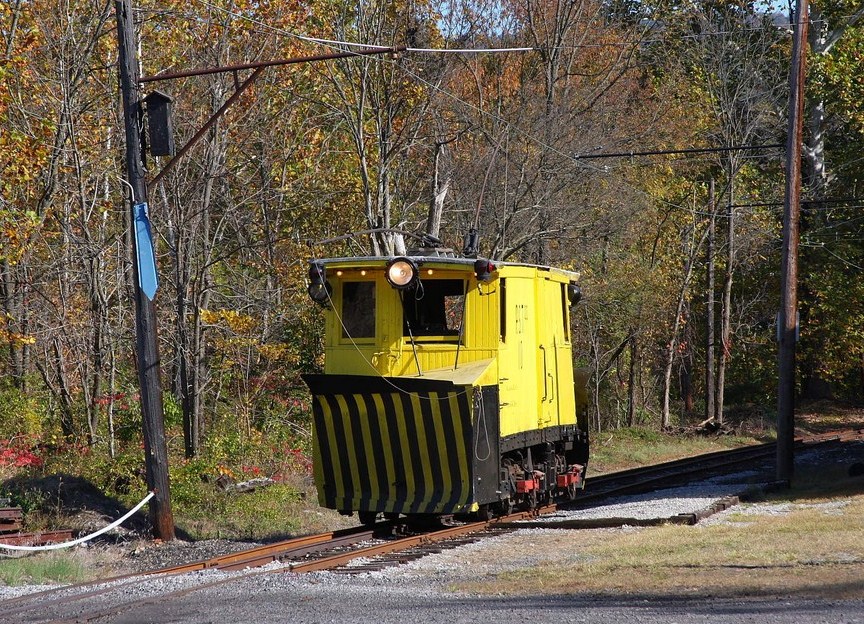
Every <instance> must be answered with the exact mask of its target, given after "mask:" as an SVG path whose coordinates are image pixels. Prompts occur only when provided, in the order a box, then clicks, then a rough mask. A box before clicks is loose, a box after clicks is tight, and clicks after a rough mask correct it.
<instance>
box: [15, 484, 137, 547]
mask: <svg viewBox="0 0 864 624" xmlns="http://www.w3.org/2000/svg"><path fill="white" fill-rule="evenodd" d="M151 498H153V492H149V493H148V494H147V496H145V497H144V500H142V501H141V502H140V503H138V504H137V505H135V506H134V507H133V508H132V509H130V510H129V512H128V513H127V514H126V515H125V516H123V517H122V518H118V519H117V520H115V521H114V522H112V523H111V524H109V525H108V526H106V527H102V528H101V529H99V530H98V531H96V532H95V533H91V534H90V535H85V536H84V537H79V538H78V539H76V540H72V541H71V542H63V543H62V544H46V545H45V546H12V545H10V544H0V548H3V549H5V550H27V551H38V550H57V549H59V548H70V547H72V546H77V545H78V544H83V543H84V542H88V541H90V540H91V539H93V538H94V537H98V536H100V535H102V534H103V533H106V532H108V531H110V530H111V529H115V528H117V527H118V526H120V525H121V524H123V523H124V522H126V520H128V519H129V518H130V517H131V516H132V514H134V513H135V512H136V511H138V510H139V509H141V508H142V507H143V506H144V505H146V504H147V501H149V500H150V499H151Z"/></svg>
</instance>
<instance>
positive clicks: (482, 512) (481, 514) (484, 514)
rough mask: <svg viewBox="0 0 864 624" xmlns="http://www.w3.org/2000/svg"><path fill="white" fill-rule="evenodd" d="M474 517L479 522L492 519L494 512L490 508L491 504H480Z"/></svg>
mask: <svg viewBox="0 0 864 624" xmlns="http://www.w3.org/2000/svg"><path fill="white" fill-rule="evenodd" d="M474 518H476V519H477V521H478V522H488V521H489V520H491V519H492V513H491V512H490V510H489V505H480V508H479V509H478V510H477V511H475V512H474Z"/></svg>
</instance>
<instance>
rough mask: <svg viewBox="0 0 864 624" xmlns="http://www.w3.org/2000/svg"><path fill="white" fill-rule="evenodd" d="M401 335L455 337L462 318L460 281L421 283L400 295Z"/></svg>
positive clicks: (458, 331) (462, 297)
mask: <svg viewBox="0 0 864 624" xmlns="http://www.w3.org/2000/svg"><path fill="white" fill-rule="evenodd" d="M402 303H403V306H402V309H403V311H404V316H403V323H402V329H403V334H404V335H405V336H414V337H418V336H420V337H422V336H443V337H453V339H454V340H455V339H456V338H458V336H459V333H460V330H461V328H462V321H463V319H464V317H465V309H464V306H465V281H464V280H423V281H422V282H421V283H420V284H418V286H417V288H416V289H413V290H412V291H410V292H406V293H405V294H404V298H403V300H402Z"/></svg>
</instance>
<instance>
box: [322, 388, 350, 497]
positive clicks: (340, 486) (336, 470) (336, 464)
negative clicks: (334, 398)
mask: <svg viewBox="0 0 864 624" xmlns="http://www.w3.org/2000/svg"><path fill="white" fill-rule="evenodd" d="M318 400H319V401H320V403H321V409H322V411H323V413H324V422H325V423H326V424H327V442H328V444H329V445H330V459H331V460H332V463H333V476H334V478H335V480H336V482H335V483H334V484H333V486H334V488H335V495H336V499H337V501H338V500H339V499H344V498H345V484H344V483H343V482H342V464H341V460H340V453H339V450H338V449H339V445H338V444H336V432H335V430H334V428H333V412H332V411H331V410H330V404H329V403H328V402H327V400H326V399H325V398H324V397H319V398H318ZM322 485H323V484H322Z"/></svg>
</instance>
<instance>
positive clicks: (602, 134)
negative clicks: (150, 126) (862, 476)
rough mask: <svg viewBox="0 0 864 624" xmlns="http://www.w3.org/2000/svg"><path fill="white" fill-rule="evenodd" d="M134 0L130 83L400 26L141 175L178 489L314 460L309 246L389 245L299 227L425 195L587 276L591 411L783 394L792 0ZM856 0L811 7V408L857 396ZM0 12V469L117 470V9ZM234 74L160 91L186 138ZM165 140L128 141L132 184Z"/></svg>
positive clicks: (377, 214)
mask: <svg viewBox="0 0 864 624" xmlns="http://www.w3.org/2000/svg"><path fill="white" fill-rule="evenodd" d="M135 4H136V6H135V16H136V24H137V26H138V28H139V32H138V36H139V37H140V42H141V44H140V45H141V49H140V61H141V74H142V75H143V76H151V75H154V74H157V73H165V72H176V71H182V70H186V69H192V68H199V67H215V66H225V65H231V64H238V63H249V62H255V61H262V60H272V59H280V58H287V57H292V56H307V55H313V54H321V53H329V52H333V51H337V50H345V49H354V50H357V49H358V48H356V47H355V48H350V47H346V46H345V45H343V44H340V43H335V42H346V41H347V42H361V43H364V44H374V45H381V46H403V45H404V46H408V47H409V48H412V50H411V51H408V52H405V53H402V54H399V55H395V56H394V55H382V56H376V57H363V58H359V57H358V58H349V59H342V60H337V61H328V62H323V63H314V64H313V63H310V64H301V65H292V66H290V67H282V68H277V67H273V68H269V69H267V70H266V71H265V72H264V74H263V75H262V77H261V78H260V79H259V80H258V81H257V82H256V83H255V84H254V86H253V87H251V88H250V89H249V90H248V91H246V92H244V94H243V95H242V96H241V97H240V99H239V101H238V102H237V103H236V104H235V105H234V106H232V107H231V108H230V109H229V110H228V112H227V114H226V115H225V116H224V117H222V118H221V119H220V120H219V121H218V122H217V123H216V124H215V125H214V126H213V127H212V128H211V129H210V130H209V131H208V132H207V133H206V135H205V136H204V138H203V140H202V141H201V143H199V144H198V145H197V146H196V147H195V148H194V149H192V150H191V151H190V152H189V154H188V155H186V156H185V157H184V158H183V159H182V160H180V161H178V164H177V166H176V167H174V168H173V169H172V170H171V171H170V172H169V173H168V174H167V175H166V176H165V177H164V178H163V179H162V180H161V182H160V183H159V184H158V185H156V187H155V188H153V189H152V191H151V194H150V197H149V205H150V217H151V220H152V224H153V228H154V234H155V239H156V252H157V265H158V268H159V279H160V289H159V293H158V295H157V297H156V304H157V314H158V331H159V345H160V351H161V360H162V370H163V376H164V380H165V381H164V386H165V393H164V401H165V414H166V427H167V430H168V434H169V447H170V451H171V453H172V457H174V458H176V460H177V461H174V462H173V463H172V467H171V470H172V481H173V482H174V483H175V487H176V488H177V490H178V491H177V492H176V493H175V495H176V496H179V498H180V499H181V500H182V497H183V495H184V491H183V488H184V484H191V483H192V482H193V481H195V480H196V479H198V478H199V476H200V475H201V474H211V475H212V474H217V473H220V472H221V473H224V474H232V475H234V476H238V477H239V475H255V476H257V475H261V474H264V475H267V476H271V477H275V478H277V479H279V478H288V475H289V474H290V473H293V472H304V471H306V470H308V459H307V450H308V446H309V437H310V435H311V432H310V425H309V416H310V414H309V412H310V407H309V402H308V396H307V393H306V390H305V386H304V385H303V384H302V382H301V381H300V378H299V375H300V373H302V372H307V371H314V370H316V369H317V368H318V367H319V366H320V365H321V353H322V344H321V338H322V336H321V326H322V323H321V317H320V311H319V310H318V309H316V307H315V306H314V305H313V304H312V303H311V302H310V301H309V299H308V297H307V296H306V284H305V281H304V280H305V276H306V271H307V264H306V262H307V259H308V258H309V257H311V256H335V255H354V254H362V253H367V252H370V251H373V250H374V249H378V250H384V251H387V250H390V249H392V246H393V244H394V240H393V238H392V235H389V234H386V233H385V234H377V235H373V236H367V237H357V238H353V239H345V240H342V241H340V242H337V243H331V244H328V245H316V244H315V241H320V240H322V239H327V238H331V237H337V236H341V235H343V234H346V233H348V232H352V231H359V230H369V229H375V228H397V229H402V230H406V231H409V232H413V233H417V234H422V233H423V231H424V228H425V225H426V220H427V214H428V212H429V209H430V206H433V205H436V203H437V204H438V205H440V206H443V217H442V223H441V237H442V239H443V240H444V242H445V244H446V245H447V246H450V247H453V248H455V249H461V247H462V237H463V236H464V235H465V234H466V233H467V232H468V230H469V228H470V227H471V226H472V225H473V224H474V223H475V215H477V214H479V226H480V227H479V230H480V234H481V246H480V252H481V255H483V256H485V257H489V258H493V259H499V260H509V261H520V262H531V263H538V264H551V265H558V266H564V267H566V268H570V269H573V270H577V271H579V272H581V275H582V283H581V285H582V288H583V292H584V293H585V297H584V300H583V301H582V302H581V303H580V304H579V305H578V307H576V308H575V309H574V314H573V321H574V323H573V331H574V338H575V342H574V345H575V351H576V363H577V365H579V366H585V367H589V368H590V369H591V371H592V376H591V382H590V384H591V385H590V396H591V408H590V411H591V422H592V427H593V429H594V430H595V431H605V430H609V429H617V428H620V427H634V426H637V427H648V428H653V429H669V428H671V427H677V426H680V425H685V424H688V423H693V422H699V421H702V420H705V419H707V418H714V419H715V420H723V419H726V420H728V419H730V418H734V417H735V415H736V414H737V413H740V412H746V413H751V414H752V413H753V412H756V413H759V414H761V415H762V417H763V418H764V419H765V420H767V421H771V420H772V419H773V414H774V410H775V399H774V396H775V392H776V390H775V388H776V373H775V371H776V346H775V344H776V343H775V332H776V321H775V317H776V313H777V310H778V307H779V302H780V295H779V281H780V280H779V267H780V245H781V234H780V228H781V217H782V204H783V188H784V179H783V174H784V172H783V166H784V159H785V150H784V145H785V141H786V128H787V113H788V110H787V107H788V75H789V70H788V67H789V63H790V51H791V40H792V37H791V30H792V25H791V20H790V14H791V7H790V6H788V5H783V6H768V5H767V4H765V3H761V2H760V3H749V2H730V1H724V0H717V1H715V2H689V1H685V2H667V1H665V0H658V1H657V2H651V1H648V2H640V1H637V0H606V1H597V0H507V1H503V2H491V1H489V2H486V1H484V0H477V1H472V0H417V1H411V0H397V1H395V2H390V1H388V2H384V1H383V0H382V1H378V0H370V1H363V2H358V3H351V2H344V1H342V0H320V1H319V0H308V1H304V2H296V1H287V0H286V1H266V0H265V1H259V2H252V1H245V0H234V1H231V0H184V1H183V2H180V1H179V0H160V1H159V2H156V1H153V0H139V1H137V2H136V3H135ZM862 15H864V8H862V3H861V2H860V1H859V2H853V1H851V0H824V1H819V2H814V3H813V4H812V5H811V20H812V24H811V30H810V41H809V43H810V45H809V51H808V61H807V62H808V77H807V86H806V95H807V102H806V108H807V117H806V124H805V125H806V128H805V143H806V145H805V150H804V152H805V162H804V171H805V181H804V182H805V190H804V200H805V201H804V204H803V208H802V224H801V272H800V285H799V293H800V295H799V297H800V306H801V312H800V314H801V319H800V326H801V330H800V343H799V350H798V363H797V367H798V369H797V370H798V375H799V395H800V397H802V398H803V399H819V398H835V399H841V400H847V401H852V402H860V400H861V396H862V390H864V339H862V338H864V337H862V332H864V307H862V305H861V303H862V298H864V282H862V280H860V279H858V272H859V271H860V270H862V263H864V238H862V220H864V217H862V214H861V208H862V199H861V198H858V195H859V194H861V193H862V189H861V184H862V175H864V168H862V162H864V161H862V159H861V156H860V152H861V147H862V142H864V97H862V96H864V28H862V27H861V26H860V19H861V17H862ZM304 36H305V37H315V38H320V39H327V40H330V41H331V43H328V44H322V43H320V42H319V43H315V42H312V41H309V40H308V39H305V38H304ZM0 37H2V40H0V45H2V50H0V263H2V264H0V305H2V315H0V342H2V345H0V466H6V467H8V468H9V469H15V470H20V469H22V468H23V469H26V468H27V467H28V466H29V467H30V469H32V470H35V471H49V470H51V471H57V470H67V471H69V472H72V473H73V474H79V475H83V476H85V477H87V478H88V479H90V480H91V481H92V482H93V483H95V484H96V485H97V486H99V487H101V488H103V489H104V490H105V491H106V492H110V493H112V494H118V495H121V496H122V495H124V494H127V493H131V495H137V494H139V493H140V492H142V491H144V489H145V487H144V481H143V471H142V456H141V423H140V409H139V404H138V389H137V384H138V381H137V374H136V369H135V354H134V344H135V340H134V326H135V323H134V298H133V284H132V281H131V280H132V271H131V267H132V264H131V257H130V248H131V245H130V238H129V237H130V232H131V228H130V215H129V211H128V208H127V204H126V197H127V188H126V185H125V183H124V177H125V164H124V162H123V153H124V152H123V141H124V140H123V122H122V108H121V104H120V97H119V80H118V69H117V44H116V41H117V37H116V23H115V19H114V3H113V2H111V1H109V0H59V1H57V0H51V1H50V2H49V1H47V0H2V2H0ZM523 47H524V48H532V50H531V51H509V52H496V53H491V52H487V53H472V54H457V53H441V52H432V51H424V50H428V49H442V48H443V49H463V50H464V49H469V48H470V49H478V48H482V49H487V48H523ZM247 75H248V73H247V72H237V73H236V74H234V75H232V74H231V73H227V74H216V75H207V76H197V77H190V78H184V79H180V80H174V81H170V82H165V83H159V88H160V89H161V90H163V91H166V92H168V93H170V95H171V96H173V98H174V103H173V111H174V128H175V133H176V141H177V144H178V145H183V144H184V143H185V142H186V141H187V140H188V139H189V138H190V137H191V136H192V135H193V134H194V133H195V132H196V131H197V130H198V129H199V128H200V127H201V126H202V125H203V124H204V122H205V121H206V120H207V119H208V118H209V117H210V116H211V115H212V114H213V113H214V112H215V111H216V110H217V109H219V108H220V107H221V106H222V105H223V103H224V102H225V101H226V99H227V98H228V97H230V96H231V94H232V93H233V92H234V90H235V88H236V84H237V81H238V80H243V79H245V77H246V76H247ZM646 152H647V153H646ZM164 163H165V159H162V158H149V159H148V162H147V165H148V167H149V172H150V177H152V176H153V175H155V173H156V172H158V171H159V170H160V169H161V168H162V166H164ZM310 245H311V246H310ZM709 371H710V373H709ZM82 458H84V460H83V461H82ZM190 488H191V486H190ZM187 494H188V493H187ZM188 495H189V496H192V494H188Z"/></svg>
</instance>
